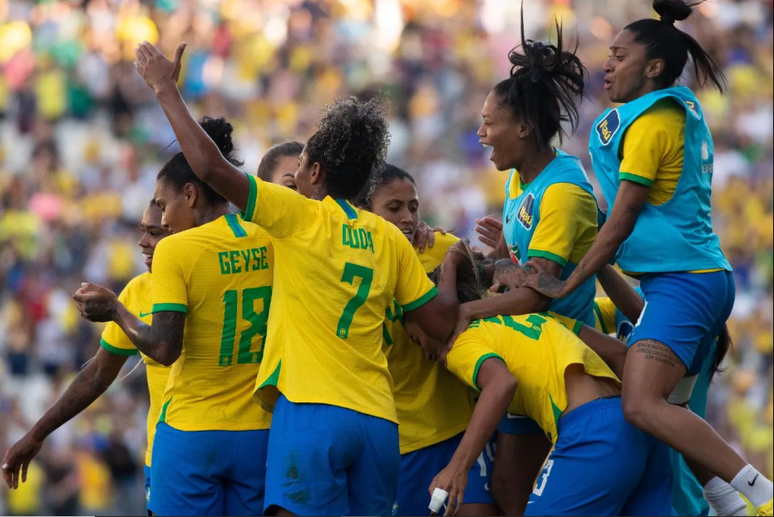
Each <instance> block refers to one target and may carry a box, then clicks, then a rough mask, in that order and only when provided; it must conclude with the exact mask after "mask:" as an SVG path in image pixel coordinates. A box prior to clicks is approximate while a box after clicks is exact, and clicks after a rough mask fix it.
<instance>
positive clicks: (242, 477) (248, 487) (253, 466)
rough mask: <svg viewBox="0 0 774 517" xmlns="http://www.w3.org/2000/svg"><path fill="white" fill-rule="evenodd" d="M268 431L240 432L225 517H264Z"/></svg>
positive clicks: (236, 442)
mask: <svg viewBox="0 0 774 517" xmlns="http://www.w3.org/2000/svg"><path fill="white" fill-rule="evenodd" d="M268 449H269V430H268V429H266V430H260V431H237V432H235V437H234V452H233V454H234V461H233V467H232V470H231V472H230V473H229V480H228V483H227V484H226V487H225V506H226V515H261V514H262V513H263V508H264V492H265V483H266V461H267V453H268Z"/></svg>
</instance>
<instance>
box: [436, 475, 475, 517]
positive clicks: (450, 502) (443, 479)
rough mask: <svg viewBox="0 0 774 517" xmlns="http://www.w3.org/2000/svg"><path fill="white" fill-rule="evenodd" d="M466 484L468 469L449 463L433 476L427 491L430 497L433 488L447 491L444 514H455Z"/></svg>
mask: <svg viewBox="0 0 774 517" xmlns="http://www.w3.org/2000/svg"><path fill="white" fill-rule="evenodd" d="M467 484H468V469H463V468H460V467H459V466H457V465H455V464H454V463H449V464H448V465H446V468H444V469H443V470H442V471H441V472H439V473H438V475H437V476H435V477H434V478H433V481H432V482H431V483H430V487H429V489H428V491H429V492H430V497H432V495H433V490H435V489H436V488H442V489H443V490H446V491H447V492H448V493H449V497H448V499H447V500H446V512H445V513H444V515H457V514H458V513H459V511H460V506H462V503H463V496H464V495H465V487H466V486H467Z"/></svg>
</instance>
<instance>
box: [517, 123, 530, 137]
mask: <svg viewBox="0 0 774 517" xmlns="http://www.w3.org/2000/svg"><path fill="white" fill-rule="evenodd" d="M530 133H532V128H530V127H529V126H528V125H527V124H525V123H524V121H520V122H519V123H518V124H517V125H516V134H517V135H518V137H519V138H521V139H522V140H526V139H527V138H529V135H530Z"/></svg>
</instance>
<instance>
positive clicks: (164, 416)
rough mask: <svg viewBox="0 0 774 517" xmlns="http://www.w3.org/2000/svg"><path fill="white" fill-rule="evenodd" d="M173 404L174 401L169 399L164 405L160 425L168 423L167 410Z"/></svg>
mask: <svg viewBox="0 0 774 517" xmlns="http://www.w3.org/2000/svg"><path fill="white" fill-rule="evenodd" d="M170 402H172V399H169V400H168V401H166V402H165V403H164V405H163V406H162V407H161V413H160V414H159V420H158V422H156V423H158V424H163V423H164V422H166V421H167V408H168V407H169V403H170Z"/></svg>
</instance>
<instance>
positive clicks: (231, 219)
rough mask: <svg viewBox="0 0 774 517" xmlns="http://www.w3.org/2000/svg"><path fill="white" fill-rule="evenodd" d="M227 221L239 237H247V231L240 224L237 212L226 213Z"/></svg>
mask: <svg viewBox="0 0 774 517" xmlns="http://www.w3.org/2000/svg"><path fill="white" fill-rule="evenodd" d="M226 222H227V223H228V227H229V228H231V232H232V233H233V234H234V237H236V238H237V239H238V238H240V237H247V231H246V230H245V229H244V228H243V227H242V225H241V224H239V217H237V215H236V214H226Z"/></svg>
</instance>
